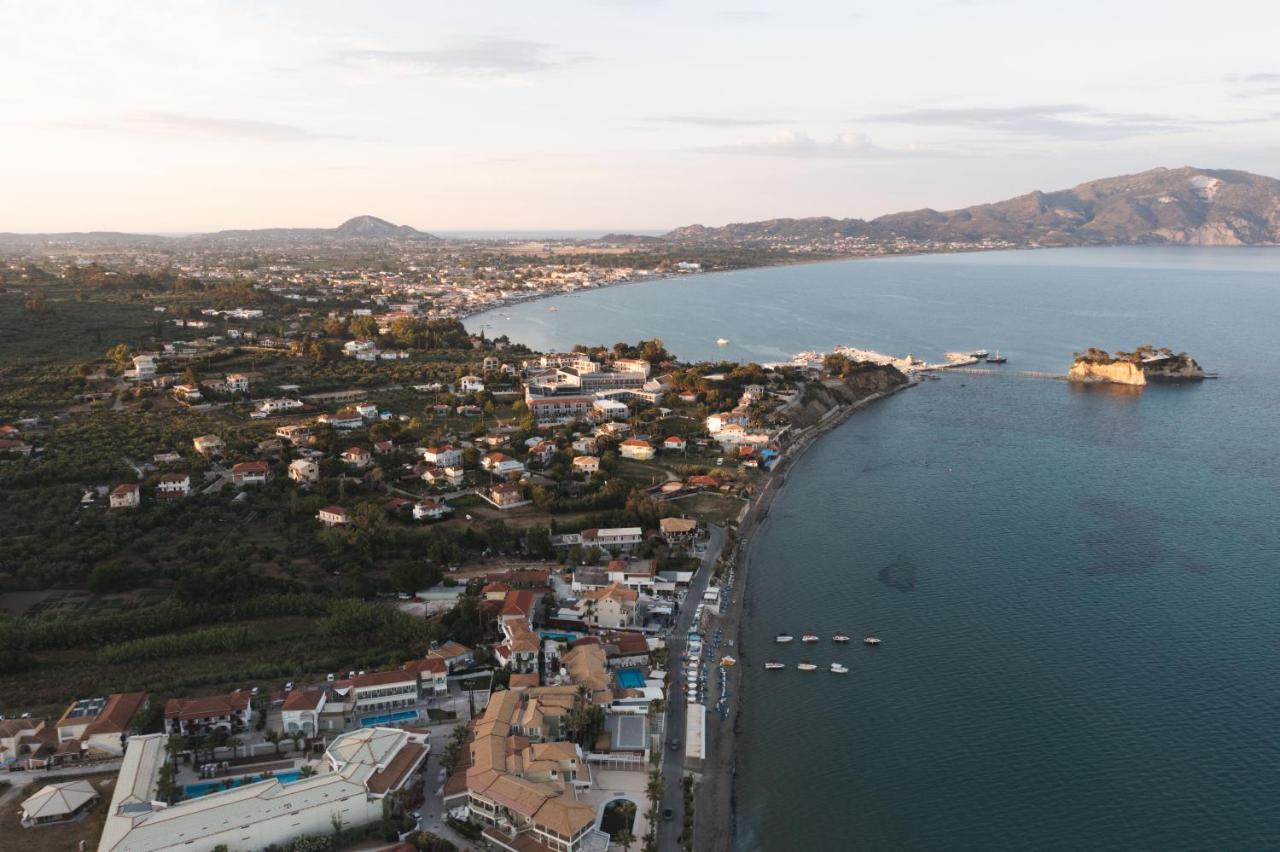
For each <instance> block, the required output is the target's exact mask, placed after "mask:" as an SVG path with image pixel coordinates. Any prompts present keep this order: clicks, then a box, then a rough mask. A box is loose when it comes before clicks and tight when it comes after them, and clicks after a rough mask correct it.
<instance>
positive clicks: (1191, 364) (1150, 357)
mask: <svg viewBox="0 0 1280 852" xmlns="http://www.w3.org/2000/svg"><path fill="white" fill-rule="evenodd" d="M1204 377H1205V374H1204V370H1203V369H1201V368H1200V365H1199V364H1197V363H1196V361H1195V359H1194V358H1192V357H1191V356H1189V355H1187V354H1186V353H1185V352H1180V353H1178V354H1176V355H1175V354H1174V353H1173V352H1171V351H1170V350H1168V349H1155V348H1154V347H1151V346H1143V347H1140V348H1139V349H1137V350H1136V351H1134V352H1117V353H1116V355H1115V356H1114V357H1112V356H1111V355H1110V354H1109V353H1107V352H1104V351H1102V350H1100V349H1090V350H1089V351H1088V352H1086V353H1085V354H1083V355H1077V356H1076V360H1075V362H1074V363H1073V364H1072V365H1071V369H1070V370H1068V371H1067V380H1068V381H1072V382H1082V383H1085V384H1096V383H1098V382H1109V383H1111V384H1117V385H1145V384H1147V383H1149V382H1182V381H1195V380H1197V379H1203V378H1204Z"/></svg>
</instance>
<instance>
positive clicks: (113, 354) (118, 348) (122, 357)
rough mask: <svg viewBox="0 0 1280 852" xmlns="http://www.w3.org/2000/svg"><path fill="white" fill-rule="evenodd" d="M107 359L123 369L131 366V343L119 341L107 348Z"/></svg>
mask: <svg viewBox="0 0 1280 852" xmlns="http://www.w3.org/2000/svg"><path fill="white" fill-rule="evenodd" d="M107 360H108V361H110V362H111V363H112V365H114V366H115V367H116V368H118V369H121V370H123V369H124V368H125V367H127V366H129V345H128V344H127V343H117V344H116V345H115V346H112V347H111V348H110V349H108V350H107Z"/></svg>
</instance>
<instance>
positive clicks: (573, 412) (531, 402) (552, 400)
mask: <svg viewBox="0 0 1280 852" xmlns="http://www.w3.org/2000/svg"><path fill="white" fill-rule="evenodd" d="M595 402H596V400H595V397H592V396H529V395H528V394H526V396H525V405H527V406H528V407H529V413H530V414H532V415H533V417H534V419H535V420H537V422H538V423H541V424H550V423H567V422H569V421H570V420H576V419H578V418H583V419H585V418H587V417H590V416H591V410H592V408H593V407H594V406H595Z"/></svg>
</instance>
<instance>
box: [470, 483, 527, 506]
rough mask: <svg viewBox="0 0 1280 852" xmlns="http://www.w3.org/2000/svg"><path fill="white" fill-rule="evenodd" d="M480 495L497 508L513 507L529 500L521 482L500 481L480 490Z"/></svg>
mask: <svg viewBox="0 0 1280 852" xmlns="http://www.w3.org/2000/svg"><path fill="white" fill-rule="evenodd" d="M480 496H481V497H483V498H484V499H485V500H486V501H488V502H489V503H490V504H492V505H493V506H494V507H495V508H497V509H513V508H515V507H516V506H523V505H525V504H526V503H528V502H529V501H528V500H526V499H525V497H524V488H523V487H522V486H521V485H520V483H519V482H498V483H495V484H493V485H490V486H489V487H488V488H485V489H483V490H482V491H480Z"/></svg>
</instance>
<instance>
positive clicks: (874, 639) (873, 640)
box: [862, 636, 880, 645]
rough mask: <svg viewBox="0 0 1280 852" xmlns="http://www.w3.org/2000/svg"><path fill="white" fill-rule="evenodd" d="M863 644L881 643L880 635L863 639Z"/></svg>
mask: <svg viewBox="0 0 1280 852" xmlns="http://www.w3.org/2000/svg"><path fill="white" fill-rule="evenodd" d="M862 644H864V645H879V644H880V639H879V638H878V637H876V636H868V637H867V638H866V639H863V640H862Z"/></svg>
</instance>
